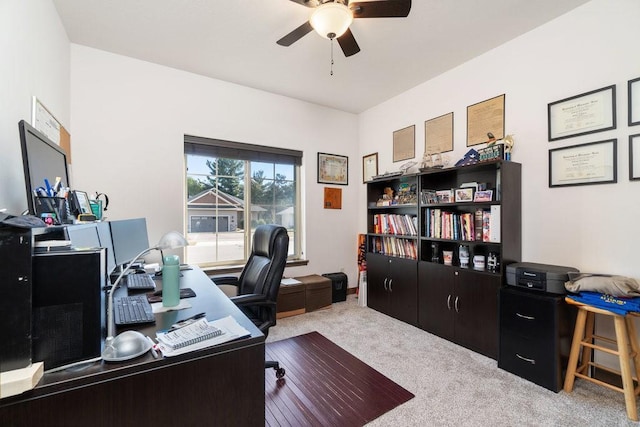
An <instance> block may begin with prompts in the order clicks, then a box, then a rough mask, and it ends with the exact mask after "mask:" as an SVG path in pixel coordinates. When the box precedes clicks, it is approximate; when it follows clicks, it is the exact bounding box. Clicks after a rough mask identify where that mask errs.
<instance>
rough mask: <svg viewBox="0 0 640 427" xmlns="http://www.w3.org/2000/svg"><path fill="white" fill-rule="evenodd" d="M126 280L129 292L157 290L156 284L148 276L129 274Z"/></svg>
mask: <svg viewBox="0 0 640 427" xmlns="http://www.w3.org/2000/svg"><path fill="white" fill-rule="evenodd" d="M125 280H126V281H127V289H129V290H134V291H153V290H155V288H156V282H154V281H153V279H152V278H151V276H149V275H148V274H129V275H128V276H126V278H125Z"/></svg>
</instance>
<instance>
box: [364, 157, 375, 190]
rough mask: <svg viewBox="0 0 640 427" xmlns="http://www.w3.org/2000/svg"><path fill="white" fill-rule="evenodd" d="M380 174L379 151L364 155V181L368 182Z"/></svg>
mask: <svg viewBox="0 0 640 427" xmlns="http://www.w3.org/2000/svg"><path fill="white" fill-rule="evenodd" d="M376 175H378V153H372V154H367V155H366V156H363V157H362V182H363V183H364V182H368V181H371V180H372V179H373V177H374V176H376Z"/></svg>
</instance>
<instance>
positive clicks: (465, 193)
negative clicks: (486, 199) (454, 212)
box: [455, 187, 473, 203]
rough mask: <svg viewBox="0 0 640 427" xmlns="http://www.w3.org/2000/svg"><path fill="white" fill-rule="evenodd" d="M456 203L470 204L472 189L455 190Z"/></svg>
mask: <svg viewBox="0 0 640 427" xmlns="http://www.w3.org/2000/svg"><path fill="white" fill-rule="evenodd" d="M455 197H456V203H461V202H472V201H473V188H471V187H466V188H456V191H455Z"/></svg>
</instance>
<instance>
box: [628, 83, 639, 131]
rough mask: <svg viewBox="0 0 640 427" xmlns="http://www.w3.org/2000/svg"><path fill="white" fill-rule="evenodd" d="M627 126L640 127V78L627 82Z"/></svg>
mask: <svg viewBox="0 0 640 427" xmlns="http://www.w3.org/2000/svg"><path fill="white" fill-rule="evenodd" d="M628 99H629V126H633V125H640V77H638V78H637V79H633V80H629V96H628Z"/></svg>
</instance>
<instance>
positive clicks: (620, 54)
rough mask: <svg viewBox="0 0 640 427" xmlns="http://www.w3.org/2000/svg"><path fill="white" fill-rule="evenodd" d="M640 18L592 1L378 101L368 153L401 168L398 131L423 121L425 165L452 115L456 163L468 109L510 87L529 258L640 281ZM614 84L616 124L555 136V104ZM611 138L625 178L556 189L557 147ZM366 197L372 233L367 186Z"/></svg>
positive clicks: (365, 124) (420, 139)
mask: <svg viewBox="0 0 640 427" xmlns="http://www.w3.org/2000/svg"><path fill="white" fill-rule="evenodd" d="M638 17H640V2H638V1H637V0H594V1H592V2H589V3H587V4H585V5H584V6H582V7H579V8H578V9H575V10H574V11H572V12H570V13H568V14H566V15H564V16H561V17H559V18H557V19H555V20H554V21H552V22H549V23H547V24H545V25H543V26H541V27H539V28H537V29H535V30H533V31H531V32H529V33H527V34H525V35H523V36H521V37H519V38H517V39H515V40H512V41H510V42H508V43H506V44H504V45H503V46H500V47H498V48H496V49H494V50H492V51H490V52H488V53H487V54H485V55H482V56H480V57H477V58H475V59H473V60H471V61H469V62H467V63H465V64H463V65H461V66H459V67H457V68H456V69H454V70H451V71H449V72H447V73H445V74H443V75H441V76H439V77H437V78H435V79H432V80H430V81H428V82H425V83H423V84H421V85H419V86H417V87H416V88H414V89H411V90H409V91H407V92H405V93H403V94H401V95H399V96H397V97H395V98H393V99H391V100H389V101H387V102H385V103H383V104H380V105H378V106H376V107H374V108H372V109H370V110H368V111H366V112H364V113H362V114H361V115H360V116H359V128H360V135H359V137H360V141H361V142H360V156H363V155H366V154H368V153H372V152H376V151H377V152H379V161H380V171H381V172H384V171H392V170H397V169H398V166H400V165H401V164H402V162H401V163H396V164H393V163H392V151H391V150H392V133H393V131H394V130H397V129H401V128H403V127H405V126H408V125H412V124H415V125H416V161H420V159H421V157H422V154H423V152H424V122H425V120H428V119H431V118H434V117H437V116H440V115H442V114H446V113H449V112H451V111H453V112H454V151H453V153H449V157H450V158H451V160H452V163H455V161H457V160H458V159H459V158H461V157H462V156H463V154H464V153H465V152H466V151H467V150H468V149H469V148H468V147H466V107H467V106H468V105H471V104H475V103H477V102H480V101H483V100H485V99H488V98H492V97H494V96H497V95H500V94H503V93H504V94H506V118H505V122H506V133H507V134H515V140H516V144H515V149H514V153H513V160H514V161H516V162H520V163H522V257H523V261H529V262H541V263H548V264H556V265H568V266H574V267H577V268H579V269H580V270H582V271H590V272H609V273H617V274H622V275H628V276H632V277H638V278H640V269H638V263H637V252H636V249H637V248H636V244H635V243H636V240H637V238H638V237H639V236H640V221H638V218H639V217H640V203H638V197H637V196H638V194H640V182H637V181H634V182H630V181H629V178H628V176H629V170H628V159H629V157H628V137H629V135H631V134H637V133H640V126H635V127H628V126H627V81H628V80H630V79H633V78H636V77H640V57H639V56H638V40H640V26H638V24H637V20H638ZM496 25H499V23H497V24H496ZM425 51H428V47H425ZM611 84H615V85H616V88H617V92H616V96H617V102H616V111H617V129H615V130H612V131H607V132H600V133H596V134H591V135H587V136H581V137H575V138H568V139H564V140H560V141H555V142H551V143H550V142H548V140H547V104H548V103H550V102H554V101H557V100H560V99H563V98H567V97H570V96H573V95H578V94H580V93H583V92H587V91H590V90H593V89H598V88H601V87H604V86H608V85H611ZM611 138H617V139H618V143H617V148H618V182H617V183H615V184H602V185H587V186H579V187H562V188H553V189H551V188H548V150H549V149H552V148H558V147H565V146H570V145H575V144H579V143H586V142H593V141H601V140H605V139H611ZM480 147H482V146H480ZM476 148H477V147H476ZM361 187H362V189H363V190H364V186H361ZM359 198H360V202H359V204H358V206H359V209H360V213H359V215H358V219H359V229H360V230H361V231H365V230H366V211H365V206H366V195H365V193H364V191H361V192H360V194H359Z"/></svg>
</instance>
